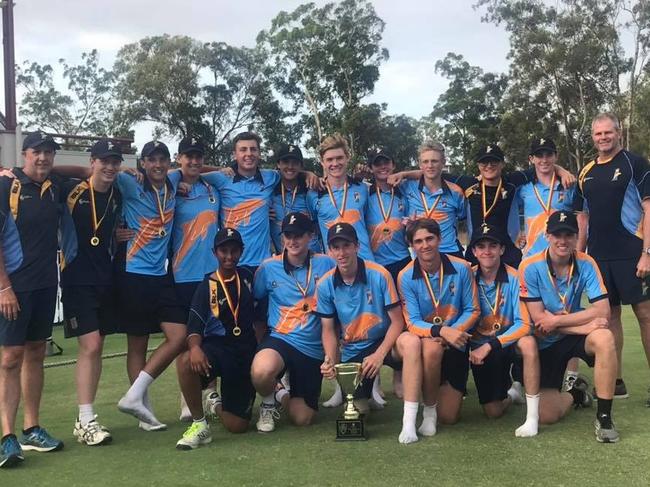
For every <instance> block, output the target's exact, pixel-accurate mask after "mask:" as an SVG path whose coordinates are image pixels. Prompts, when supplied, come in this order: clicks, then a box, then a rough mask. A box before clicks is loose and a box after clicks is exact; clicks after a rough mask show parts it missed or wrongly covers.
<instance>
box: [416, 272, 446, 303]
mask: <svg viewBox="0 0 650 487" xmlns="http://www.w3.org/2000/svg"><path fill="white" fill-rule="evenodd" d="M420 272H421V273H422V277H424V283H425V284H426V286H427V291H428V292H429V297H430V298H431V302H433V307H434V308H435V312H436V313H437V312H438V305H439V304H440V297H442V280H443V279H444V275H445V271H444V267H443V265H442V262H440V271H439V272H438V277H439V279H438V281H439V282H438V291H439V293H440V297H439V298H436V295H435V294H434V292H433V288H432V287H431V283H430V282H429V273H428V272H427V271H425V270H424V269H422V266H420Z"/></svg>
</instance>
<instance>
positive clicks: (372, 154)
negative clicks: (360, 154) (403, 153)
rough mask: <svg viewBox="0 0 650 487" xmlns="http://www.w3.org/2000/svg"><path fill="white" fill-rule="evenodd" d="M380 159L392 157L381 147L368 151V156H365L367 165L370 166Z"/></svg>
mask: <svg viewBox="0 0 650 487" xmlns="http://www.w3.org/2000/svg"><path fill="white" fill-rule="evenodd" d="M380 159H386V160H387V161H392V160H393V158H392V157H391V156H389V155H388V154H386V152H385V151H384V149H381V148H376V149H372V150H370V151H368V156H367V161H368V165H369V166H372V165H373V164H374V163H376V162H377V161H379V160H380Z"/></svg>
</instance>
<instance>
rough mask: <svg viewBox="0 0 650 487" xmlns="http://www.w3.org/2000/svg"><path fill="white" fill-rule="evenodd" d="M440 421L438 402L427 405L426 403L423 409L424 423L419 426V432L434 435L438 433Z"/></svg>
mask: <svg viewBox="0 0 650 487" xmlns="http://www.w3.org/2000/svg"><path fill="white" fill-rule="evenodd" d="M437 422H438V404H434V405H433V406H427V405H426V404H425V406H424V409H423V410H422V424H421V425H420V427H419V428H418V433H420V434H421V435H423V436H433V435H435V434H436V423H437Z"/></svg>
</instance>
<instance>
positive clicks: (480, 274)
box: [469, 225, 539, 436]
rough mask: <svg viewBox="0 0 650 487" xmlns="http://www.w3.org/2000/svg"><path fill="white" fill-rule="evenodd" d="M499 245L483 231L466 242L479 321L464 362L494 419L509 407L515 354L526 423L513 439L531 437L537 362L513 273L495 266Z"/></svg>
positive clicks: (502, 246)
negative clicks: (519, 366) (471, 255)
mask: <svg viewBox="0 0 650 487" xmlns="http://www.w3.org/2000/svg"><path fill="white" fill-rule="evenodd" d="M504 242H505V240H504V238H503V237H502V236H501V235H500V234H499V232H498V231H497V229H496V228H495V227H492V226H487V225H486V226H483V227H482V228H480V229H479V231H478V233H476V234H475V235H474V236H473V237H472V241H471V242H470V247H471V249H472V252H473V253H474V257H476V259H477V260H478V266H477V267H476V269H475V274H476V283H477V285H478V289H479V301H480V304H481V320H480V321H479V323H478V325H477V326H476V330H475V332H474V335H473V336H472V339H471V341H470V347H471V348H472V351H471V352H470V354H469V361H470V363H471V364H472V375H473V376H474V383H475V384H476V390H477V392H478V400H479V402H480V403H481V406H483V411H485V414H486V415H487V416H488V417H490V418H498V417H500V416H501V415H502V414H503V413H504V412H505V411H506V409H507V408H508V406H509V405H510V404H511V403H512V400H511V398H510V396H509V388H510V386H511V385H512V381H511V379H510V367H511V366H512V363H513V360H514V359H515V353H516V352H515V348H516V349H517V350H518V351H519V353H520V354H521V355H522V356H523V359H524V384H525V386H526V405H527V414H526V422H525V423H524V424H523V425H521V426H520V427H519V428H517V430H516V431H515V435H517V436H535V435H536V434H537V427H538V422H539V358H538V356H537V344H536V343H535V338H534V337H533V336H532V335H531V331H532V327H531V324H530V315H529V314H528V310H527V309H526V306H525V305H524V304H523V303H521V302H520V300H519V277H518V276H517V271H516V270H515V269H513V268H512V267H510V266H508V265H506V264H504V263H503V262H501V256H502V255H503V253H504V252H505V243H504Z"/></svg>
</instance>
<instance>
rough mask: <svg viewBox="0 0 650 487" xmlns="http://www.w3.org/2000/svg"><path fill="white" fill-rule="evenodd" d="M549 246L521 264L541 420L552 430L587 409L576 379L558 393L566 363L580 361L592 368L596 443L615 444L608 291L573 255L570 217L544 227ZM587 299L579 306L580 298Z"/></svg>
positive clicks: (592, 268)
mask: <svg viewBox="0 0 650 487" xmlns="http://www.w3.org/2000/svg"><path fill="white" fill-rule="evenodd" d="M546 238H547V240H548V243H549V246H548V249H547V250H544V251H542V252H540V253H538V254H534V255H533V256H531V257H528V258H527V259H526V260H524V261H523V262H522V263H521V267H520V269H519V280H520V283H521V299H522V300H523V301H525V302H526V306H527V307H528V311H529V312H530V316H531V318H532V320H533V322H534V323H535V329H536V332H537V335H538V346H539V361H540V371H541V372H540V387H541V392H540V396H541V398H540V408H539V419H540V422H541V423H543V424H551V423H555V422H557V421H559V420H560V419H561V418H562V417H564V416H565V415H566V414H567V413H568V412H569V410H570V409H571V407H572V406H573V405H575V406H589V405H591V396H590V395H589V393H588V392H587V383H586V381H584V380H583V379H580V378H579V379H577V380H576V381H575V382H574V383H573V386H572V387H571V389H569V391H568V392H560V390H561V388H562V382H563V378H564V371H565V369H566V366H567V362H568V361H569V359H571V358H573V357H577V358H581V359H582V360H584V361H585V362H586V363H587V364H588V365H589V366H590V367H594V382H595V385H596V393H597V403H598V411H597V413H596V421H595V427H596V439H597V440H598V441H599V442H602V443H615V442H617V441H618V439H619V434H618V432H617V431H616V428H615V427H614V423H613V421H612V417H611V411H612V398H613V396H614V385H615V383H616V346H615V341H614V336H613V334H612V332H611V331H610V330H608V329H607V328H608V320H609V316H610V308H609V302H608V300H607V289H606V288H605V284H604V282H603V280H602V278H601V276H600V272H598V267H597V266H596V263H595V262H594V260H593V259H592V258H591V257H589V256H588V255H587V254H583V253H582V252H577V251H576V244H577V242H578V222H577V220H576V216H575V215H574V214H573V213H570V212H565V211H556V212H555V213H553V214H552V215H551V216H550V217H549V219H548V223H547V226H546ZM583 292H585V293H586V294H587V297H588V298H589V303H590V305H589V306H588V307H587V308H586V309H582V308H581V306H580V300H581V298H582V293H583Z"/></svg>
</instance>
